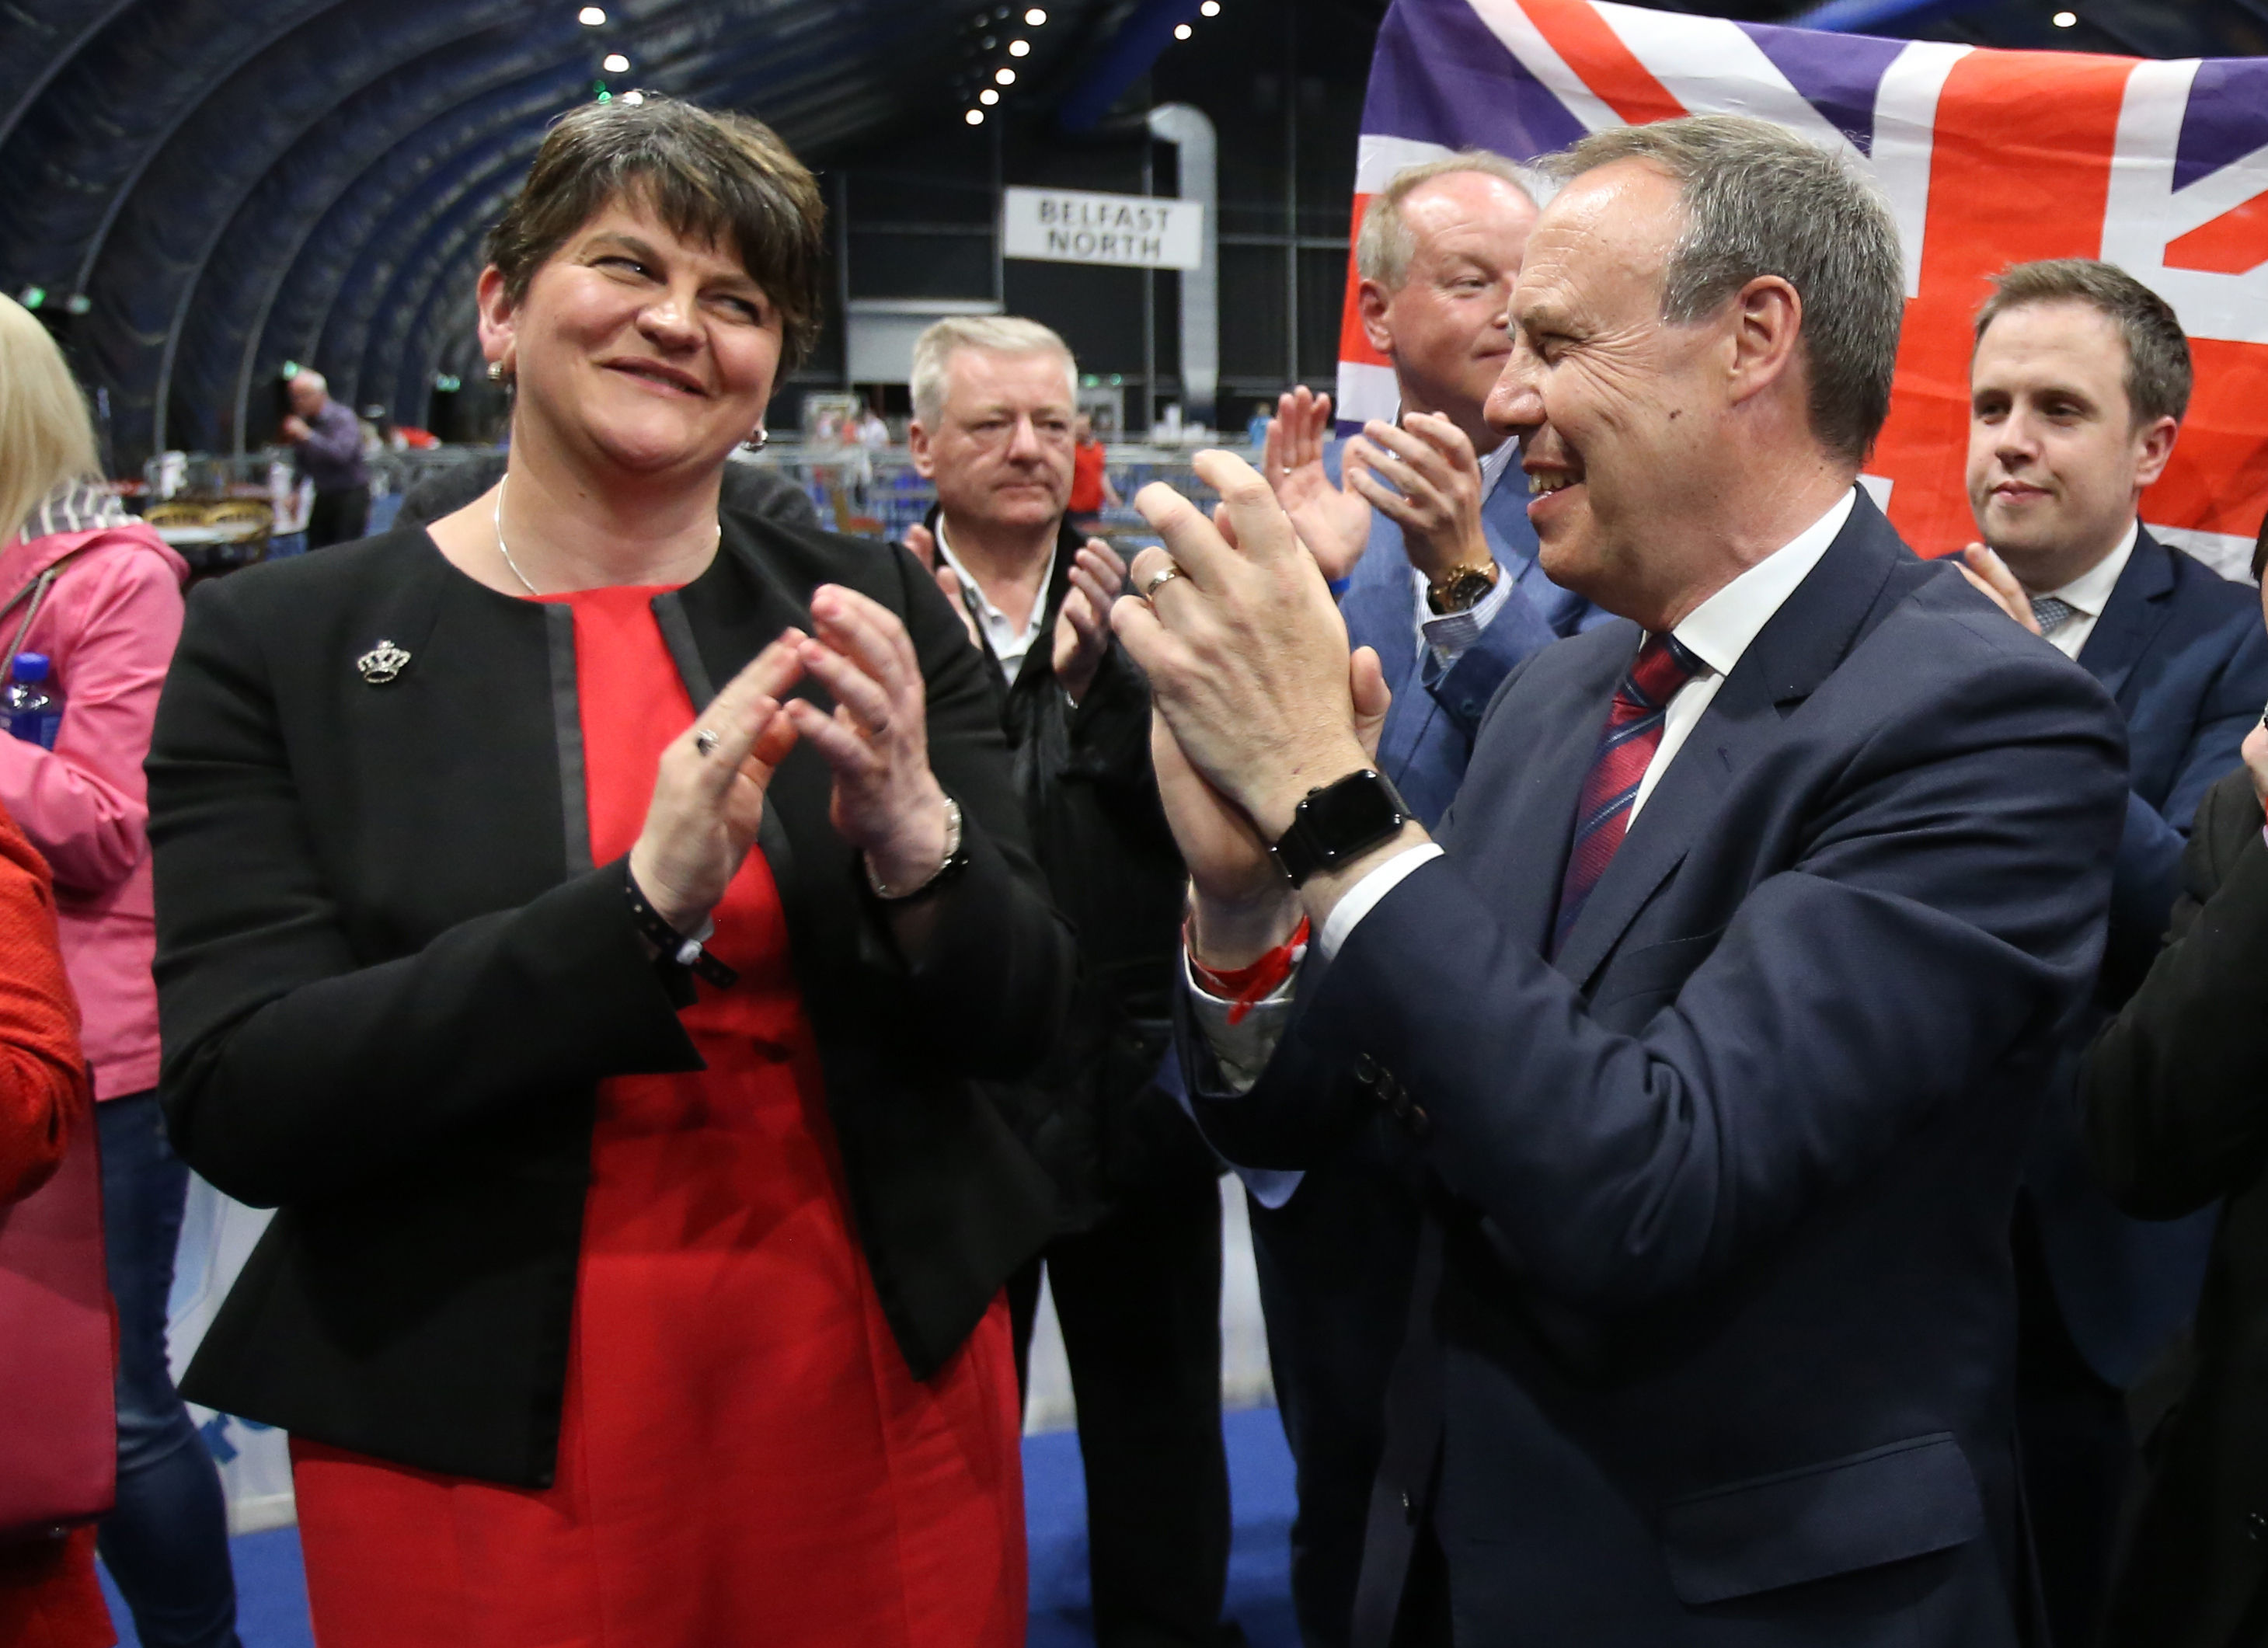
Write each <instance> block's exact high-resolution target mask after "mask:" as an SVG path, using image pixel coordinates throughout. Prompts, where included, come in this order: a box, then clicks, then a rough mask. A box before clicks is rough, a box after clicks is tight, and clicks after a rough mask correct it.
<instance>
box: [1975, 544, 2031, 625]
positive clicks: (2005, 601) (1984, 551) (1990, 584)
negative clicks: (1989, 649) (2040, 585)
mask: <svg viewBox="0 0 2268 1648" xmlns="http://www.w3.org/2000/svg"><path fill="white" fill-rule="evenodd" d="M1954 564H1955V566H1957V567H1959V568H1960V569H1961V576H1962V577H1963V578H1967V579H1968V580H1969V581H1970V583H1971V584H1973V585H1976V586H1977V589H1978V590H1980V591H1982V592H1984V595H1985V599H1986V600H1989V601H1991V602H1992V604H1993V605H1994V606H1995V607H1999V609H2000V610H2001V611H2002V612H2004V613H2006V614H2008V616H2009V617H2011V618H2013V619H2014V620H2015V621H2016V622H2018V623H2020V624H2021V625H2023V626H2024V628H2025V629H2029V630H2030V631H2031V632H2032V633H2033V634H2034V635H2037V634H2039V633H2040V621H2039V620H2038V619H2036V618H2035V617H2033V616H2032V598H2031V597H2030V596H2029V595H2027V594H2025V593H2024V586H2023V585H2021V584H2020V583H2018V582H2017V581H2016V575H2015V574H2014V572H2011V571H2009V570H2008V563H2007V562H2005V561H2003V560H2002V559H2000V557H1999V555H1995V554H1993V553H1992V550H1990V549H1988V548H1985V546H1984V545H1983V544H1981V543H1973V544H1970V546H1969V547H1968V548H1965V549H1963V550H1962V552H1961V558H1960V559H1959V560H1958V561H1956V562H1955V563H1954Z"/></svg>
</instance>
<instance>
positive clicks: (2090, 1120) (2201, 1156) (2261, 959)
mask: <svg viewBox="0 0 2268 1648" xmlns="http://www.w3.org/2000/svg"><path fill="white" fill-rule="evenodd" d="M2260 828H2261V812H2260V803H2259V802H2258V801H2257V799H2256V798H2254V796H2253V792H2252V781H2251V778H2250V776H2249V775H2248V774H2246V773H2243V772H2242V771H2239V772H2235V773H2231V774H2229V775H2228V777H2226V778H2224V779H2222V780H2221V781H2220V783H2219V784H2215V785H2214V786H2213V789H2212V791H2210V792H2209V793H2208V794H2207V795H2206V797H2205V805H2204V806H2202V807H2200V808H2198V815H2197V825H2196V828H2195V829H2193V830H2192V831H2191V835H2190V844H2189V850H2188V852H2187V854H2186V855H2185V857H2183V864H2182V883H2183V885H2182V893H2181V898H2180V901H2179V902H2178V903H2176V906H2175V909H2174V918H2173V929H2172V932H2171V934H2170V935H2169V938H2168V941H2167V945H2166V948H2165V951H2164V953H2162V954H2161V955H2160V956H2159V958H2158V960H2157V963H2156V965H2154V967H2151V969H2150V973H2149V976H2148V977H2147V979H2145V980H2144V981H2143V983H2142V987H2141V989H2140V990H2137V991H2136V992H2135V994H2134V997H2133V998H2132V1000H2131V1001H2129V1002H2128V1003H2127V1004H2126V1005H2125V1008H2124V1011H2122V1012H2120V1013H2119V1015H2118V1017H2117V1019H2114V1020H2112V1021H2111V1023H2110V1026H2109V1027H2108V1028H2106V1029H2105V1030H2104V1031H2103V1033H2102V1036H2101V1037H2100V1038H2099V1039H2098V1040H2097V1041H2095V1046H2094V1047H2093V1048H2092V1049H2090V1050H2089V1052H2088V1056H2087V1063H2086V1069H2085V1075H2084V1078H2083V1082H2082V1085H2081V1094H2082V1098H2083V1100H2084V1102H2085V1107H2086V1123H2087V1143H2088V1154H2089V1157H2090V1158H2091V1159H2092V1160H2093V1162H2094V1164H2095V1170H2096V1171H2097V1173H2100V1174H2101V1176H2102V1182H2103V1184H2104V1185H2106V1186H2107V1187H2109V1188H2110V1194H2111V1195H2112V1196H2114V1197H2115V1198H2116V1199H2117V1203H2118V1205H2119V1206H2120V1207H2122V1208H2124V1210H2126V1211H2127V1212H2129V1213H2132V1214H2133V1215H2134V1216H2136V1217H2137V1218H2150V1219H2165V1218H2179V1217H2181V1216H2182V1215H2183V1214H2188V1213H2192V1212H2194V1211H2195V1210H2198V1209H2199V1208H2203V1207H2205V1206H2207V1205H2209V1204H2211V1203H2213V1202H2216V1201H2219V1200H2220V1199H2222V1198H2224V1197H2225V1198H2227V1203H2228V1205H2227V1209H2226V1211H2225V1213H2224V1215H2223V1217H2222V1219H2221V1222H2220V1229H2219V1231H2218V1232H2217V1234H2216V1235H2215V1237H2214V1239H2213V1253H2212V1257H2211V1260H2210V1262H2208V1264H2207V1267H2206V1270H2205V1291H2204V1293H2203V1296H2202V1297H2201V1298H2200V1299H2199V1300H2198V1312H2197V1328H2196V1333H2195V1335H2194V1343H2193V1359H2194V1372H2193V1373H2192V1375H2191V1380H2190V1384H2189V1387H2188V1389H2187V1391H2186V1393H2185V1394H2183V1397H2182V1399H2181V1401H2180V1402H2179V1404H2178V1405H2177V1406H2176V1407H2175V1408H2174V1409H2173V1411H2172V1412H2171V1414H2170V1415H2169V1416H2168V1417H2167V1418H2166V1419H2165V1421H2164V1422H2163V1424H2161V1426H2160V1427H2159V1428H2158V1430H2157V1431H2156V1433H2155V1434H2154V1435H2153V1436H2152V1437H2150V1438H2147V1440H2146V1443H2145V1458H2146V1460H2147V1463H2148V1466H2149V1470H2148V1475H2147V1492H2146V1494H2145V1497H2144V1498H2143V1500H2142V1502H2141V1504H2140V1505H2139V1513H2138V1515H2137V1517H2136V1519H2135V1522H2134V1525H2133V1529H2132V1534H2131V1536H2130V1540H2129V1543H2128V1546H2127V1549H2126V1552H2125V1556H2124V1561H2123V1563H2122V1564H2121V1567H2120V1570H2119V1572H2118V1574H2117V1578H2116V1579H2115V1581H2114V1583H2113V1585H2112V1593H2111V1599H2110V1606H2109V1609H2108V1614H2109V1622H2108V1625H2107V1628H2106V1636H2105V1637H2104V1640H2105V1642H2106V1643H2109V1644H2115V1648H2129V1645H2130V1644H2131V1648H2221V1644H2232V1643H2238V1642H2242V1643H2248V1644H2249V1643H2252V1642H2257V1640H2259V1636H2258V1633H2259V1630H2260V1623H2259V1615H2258V1608H2259V1606H2260V1599H2261V1581H2262V1579H2263V1578H2264V1577H2268V1402H2264V1401H2263V1400H2262V1392H2263V1391H2264V1389H2268V1078H2264V1072H2268V847H2264V845H2263V844H2262V842H2261V837H2260Z"/></svg>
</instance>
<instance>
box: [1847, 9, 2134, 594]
mask: <svg viewBox="0 0 2268 1648" xmlns="http://www.w3.org/2000/svg"><path fill="white" fill-rule="evenodd" d="M2134 66H2135V65H2134V63H2133V61H2132V59H2129V58H2123V57H2095V56H2088V55H2081V54H2079V53H2064V52H1998V51H1978V52H1971V53H1970V55H1967V56H1966V57H1963V58H1962V60H1961V61H1960V62H1959V63H1955V65H1954V67H1953V71H1952V73H1951V74H1950V75H1948V77H1947V78H1946V82H1945V89H1944V91H1943V92H1942V93H1941V94H1940V97H1939V99H1938V105H1937V131H1936V136H1935V139H1934V143H1933V148H1932V151H1931V158H1930V177H1929V217H1928V227H1927V229H1926V233H1925V236H1924V239H1923V243H1922V262H1921V291H1920V295H1919V296H1918V297H1916V298H1910V299H1909V300H1908V301H1907V303H1906V313H1905V326H1904V331H1903V332H1902V334H1901V335H1900V339H1899V344H1898V368H1897V386H1896V394H1895V395H1894V397H1893V399H1892V401H1891V411H1890V418H1889V423H1887V424H1886V425H1885V426H1884V427H1883V430H1882V435H1881V440H1880V441H1879V442H1878V443H1877V444H1876V446H1875V449H1874V457H1873V458H1872V460H1869V461H1868V463H1867V471H1868V472H1869V473H1870V474H1873V475H1884V476H1887V477H1889V480H1890V481H1892V482H1894V483H1895V486H1894V489H1893V490H1892V492H1891V494H1890V520H1891V522H1892V523H1893V524H1894V525H1895V526H1896V527H1897V529H1898V531H1899V532H1900V533H1901V534H1903V535H1904V538H1905V541H1907V542H1908V543H1910V544H1911V545H1912V546H1913V547H1914V548H1916V549H1917V550H1918V551H1919V552H1920V553H1922V554H1924V555H1945V554H1948V553H1949V552H1951V551H1953V550H1955V549H1958V548H1960V547H1961V546H1962V544H1964V543H1968V542H1970V541H1971V540H1973V539H1974V538H1975V536H1976V524H1975V520H1974V519H1973V518H1972V517H1971V515H1970V511H1969V496H1968V489H1967V487H1966V485H1965V483H1964V481H1963V471H1964V469H1965V467H1966V460H1967V456H1968V451H1969V355H1970V336H1971V331H1970V328H1971V326H1972V324H1973V322H1974V320H1975V318H1976V313H1977V306H1978V305H1980V304H1982V303H1983V302H1984V301H1985V297H1986V295H1987V294H1988V293H1989V292H1990V291H1991V290H1992V288H1991V284H1990V281H1991V277H1992V276H1994V275H1996V274H1998V273H1999V272H2000V271H2001V270H2002V269H2006V268H2007V267H2008V266H2009V265H2010V264H2012V263H2023V262H2029V261H2031V260H2033V259H2035V258H2056V257H2095V256H2099V255H2100V254H2101V253H2102V220H2103V212H2104V209H2105V207H2106V205H2107V203H2108V198H2109V194H2110V162H2111V157H2112V155H2113V154H2114V153H2115V152H2116V151H2117V142H2118V111H2119V106H2120V103H2121V101H2122V100H2123V99H2124V95H2125V90H2126V79H2127V77H2128V76H2129V75H2130V74H2132V72H2133V70H2134Z"/></svg>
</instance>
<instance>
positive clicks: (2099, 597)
mask: <svg viewBox="0 0 2268 1648" xmlns="http://www.w3.org/2000/svg"><path fill="white" fill-rule="evenodd" d="M2141 531H2142V523H2141V522H2140V521H2139V520H2138V521H2136V522H2135V523H2134V524H2133V525H2132V526H2129V527H2128V528H2127V529H2126V535H2125V536H2124V538H2121V539H2120V540H2119V541H2118V547H2117V548H2116V549H2113V550H2112V551H2111V552H2110V554H2109V555H2105V556H2103V557H2102V560H2100V561H2098V562H2096V563H2095V564H2094V565H2093V566H2091V567H2089V568H2088V570H2086V571H2084V572H2082V573H2080V575H2079V576H2078V577H2077V578H2073V579H2072V581H2071V582H2070V583H2068V584H2066V585H2064V586H2063V587H2062V588H2061V589H2051V590H2042V591H2041V592H2040V594H2039V599H2040V600H2048V599H2049V598H2050V597H2053V598H2054V599H2055V600H2059V601H2061V602H2063V603H2064V604H2065V605H2066V606H2067V607H2070V608H2071V616H2070V617H2068V618H2066V619H2065V620H2064V622H2062V623H2061V624H2060V625H2058V627H2057V629H2056V632H2055V633H2054V634H2053V635H2051V636H2049V637H2048V644H2049V645H2050V646H2051V647H2053V648H2054V649H2055V650H2056V651H2058V652H2060V653H2062V654H2063V655H2064V656H2065V657H2066V658H2071V659H2073V661H2076V660H2077V659H2078V658H2079V650H2080V648H2081V647H2083V646H2085V645H2086V644H2087V637H2088V636H2091V635H2093V634H2094V633H2095V620H2097V619H2098V618H2100V617H2102V609H2103V608H2104V607H2107V606H2109V605H2110V592H2111V591H2112V590H2113V589H2115V588H2116V587H2117V584H2118V575H2119V574H2120V573H2121V572H2124V570H2126V563H2127V562H2128V561H2130V560H2132V558H2133V555H2134V541H2135V539H2136V538H2138V537H2139V536H2140V534H2141Z"/></svg>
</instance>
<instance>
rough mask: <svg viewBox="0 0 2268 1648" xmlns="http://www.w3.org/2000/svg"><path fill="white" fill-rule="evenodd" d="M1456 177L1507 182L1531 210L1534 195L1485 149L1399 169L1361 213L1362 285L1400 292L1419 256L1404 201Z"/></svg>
mask: <svg viewBox="0 0 2268 1648" xmlns="http://www.w3.org/2000/svg"><path fill="white" fill-rule="evenodd" d="M1461 172H1477V173H1480V174H1481V175H1482V176H1483V177H1492V178H1494V179H1496V180H1497V181H1499V183H1509V184H1511V185H1512V187H1513V188H1515V189H1517V190H1519V191H1520V197H1521V199H1522V200H1524V201H1526V202H1528V204H1529V205H1531V206H1532V205H1534V204H1535V191H1534V190H1532V189H1530V188H1528V180H1527V179H1526V178H1524V177H1522V176H1521V174H1520V168H1519V167H1518V166H1514V165H1513V163H1512V162H1511V161H1509V160H1507V159H1506V158H1504V157H1503V156H1502V155H1500V154H1491V153H1490V152H1489V151H1487V150H1485V149H1460V150H1458V151H1457V152H1456V153H1454V154H1453V155H1444V156H1443V157H1442V158H1440V159H1439V160H1425V161H1421V162H1420V163H1419V164H1418V165H1417V166H1404V167H1403V168H1402V170H1401V171H1399V172H1396V173H1395V174H1394V176H1393V178H1392V179H1391V180H1389V181H1388V183H1387V186H1386V187H1385V188H1382V189H1381V190H1379V192H1378V193H1377V194H1375V195H1372V196H1371V197H1370V204H1369V205H1368V206H1367V207H1366V208H1365V209H1364V211H1363V214H1362V229H1361V232H1359V233H1358V234H1357V235H1356V236H1355V240H1354V272H1355V273H1356V274H1357V275H1358V276H1360V277H1361V278H1362V279H1364V280H1366V281H1376V282H1377V283H1379V284H1380V285H1381V286H1383V287H1385V288H1386V290H1387V291H1400V290H1401V289H1402V283H1403V281H1405V280H1407V279H1409V278H1410V259H1412V258H1414V257H1416V256H1417V255H1418V236H1417V234H1416V233H1415V232H1413V231H1412V230H1411V229H1410V220H1409V219H1408V218H1407V217H1404V216H1403V210H1402V205H1403V202H1404V201H1406V200H1408V199H1409V198H1410V194H1411V192H1412V191H1413V190H1415V189H1417V188H1419V187H1420V186H1421V185H1424V184H1427V183H1431V182H1432V180H1434V179H1435V178H1445V177H1454V176H1456V175H1457V174H1458V173H1461Z"/></svg>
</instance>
